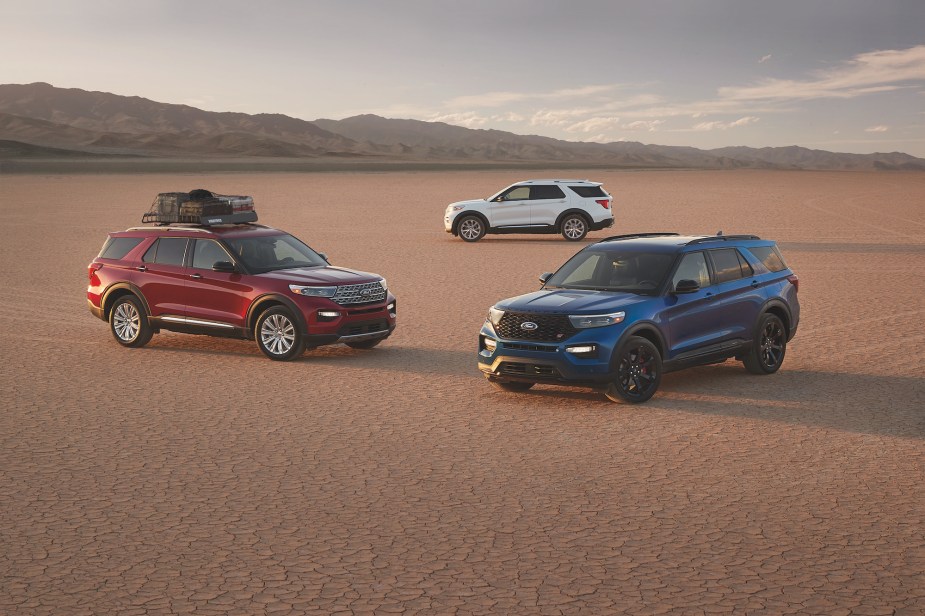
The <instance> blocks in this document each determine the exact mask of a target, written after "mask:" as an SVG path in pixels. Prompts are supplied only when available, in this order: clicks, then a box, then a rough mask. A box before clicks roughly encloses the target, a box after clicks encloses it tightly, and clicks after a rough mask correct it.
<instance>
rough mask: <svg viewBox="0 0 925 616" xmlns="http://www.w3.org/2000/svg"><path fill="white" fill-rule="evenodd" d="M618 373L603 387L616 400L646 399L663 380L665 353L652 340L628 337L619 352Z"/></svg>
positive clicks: (632, 400)
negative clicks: (663, 355)
mask: <svg viewBox="0 0 925 616" xmlns="http://www.w3.org/2000/svg"><path fill="white" fill-rule="evenodd" d="M615 364H616V372H615V374H614V378H613V380H612V381H611V382H610V383H609V384H608V385H607V389H606V390H604V395H605V396H607V398H608V399H609V400H612V401H613V402H629V403H631V404H638V403H640V402H645V401H646V400H648V399H649V398H651V397H652V396H653V395H655V392H656V391H657V390H658V386H659V384H661V382H662V355H661V353H659V352H658V348H657V347H656V346H655V345H654V344H652V343H651V342H650V341H648V340H646V339H645V338H642V337H639V336H633V337H631V338H630V339H629V340H627V341H626V342H625V343H624V344H623V346H622V347H620V350H619V351H617V357H616V362H615Z"/></svg>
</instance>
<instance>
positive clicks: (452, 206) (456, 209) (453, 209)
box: [446, 205, 466, 212]
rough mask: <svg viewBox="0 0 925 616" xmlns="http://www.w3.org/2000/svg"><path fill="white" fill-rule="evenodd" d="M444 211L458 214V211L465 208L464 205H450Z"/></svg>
mask: <svg viewBox="0 0 925 616" xmlns="http://www.w3.org/2000/svg"><path fill="white" fill-rule="evenodd" d="M446 209H447V210H448V211H450V212H458V211H459V210H464V209H466V206H465V205H451V206H450V207H448V208H446Z"/></svg>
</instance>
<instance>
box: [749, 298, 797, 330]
mask: <svg viewBox="0 0 925 616" xmlns="http://www.w3.org/2000/svg"><path fill="white" fill-rule="evenodd" d="M768 313H769V314H773V315H774V316H776V317H777V318H779V319H780V320H781V321H783V323H784V329H785V330H786V332H787V339H788V340H789V339H790V331H791V330H790V327H791V323H792V319H793V317H792V315H791V314H790V308H789V307H788V306H787V304H785V303H784V302H782V301H781V300H779V299H770V300H768V301H767V302H765V304H764V306H762V307H761V312H760V313H759V315H758V319H759V320H760V319H761V317H762V316H763V315H764V314H768ZM755 325H756V326H757V323H756V324H755Z"/></svg>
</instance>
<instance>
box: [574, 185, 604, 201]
mask: <svg viewBox="0 0 925 616" xmlns="http://www.w3.org/2000/svg"><path fill="white" fill-rule="evenodd" d="M569 188H571V189H572V190H573V191H575V192H576V193H577V194H578V196H579V197H584V198H585V199H592V198H595V199H596V198H598V197H606V196H608V195H607V193H605V192H604V189H603V188H601V187H600V186H569Z"/></svg>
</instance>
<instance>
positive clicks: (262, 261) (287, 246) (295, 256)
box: [226, 234, 327, 274]
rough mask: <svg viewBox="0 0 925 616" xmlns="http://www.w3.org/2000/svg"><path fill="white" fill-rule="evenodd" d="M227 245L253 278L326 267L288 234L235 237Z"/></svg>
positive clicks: (306, 247)
mask: <svg viewBox="0 0 925 616" xmlns="http://www.w3.org/2000/svg"><path fill="white" fill-rule="evenodd" d="M226 242H227V243H228V246H229V247H230V248H231V250H232V251H233V252H234V254H235V256H236V257H237V258H239V259H241V261H242V262H244V265H245V267H247V269H248V270H250V271H251V272H253V273H255V274H263V273H265V272H272V271H276V270H284V269H292V268H294V267H317V266H321V265H327V262H326V261H325V260H324V259H322V258H321V257H320V256H319V255H318V253H316V252H315V251H314V250H312V249H311V248H309V247H308V246H306V245H305V244H303V243H302V242H301V241H299V240H297V239H296V238H294V237H292V236H291V235H287V234H283V235H269V236H266V235H265V236H260V237H237V238H233V239H227V240H226Z"/></svg>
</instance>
